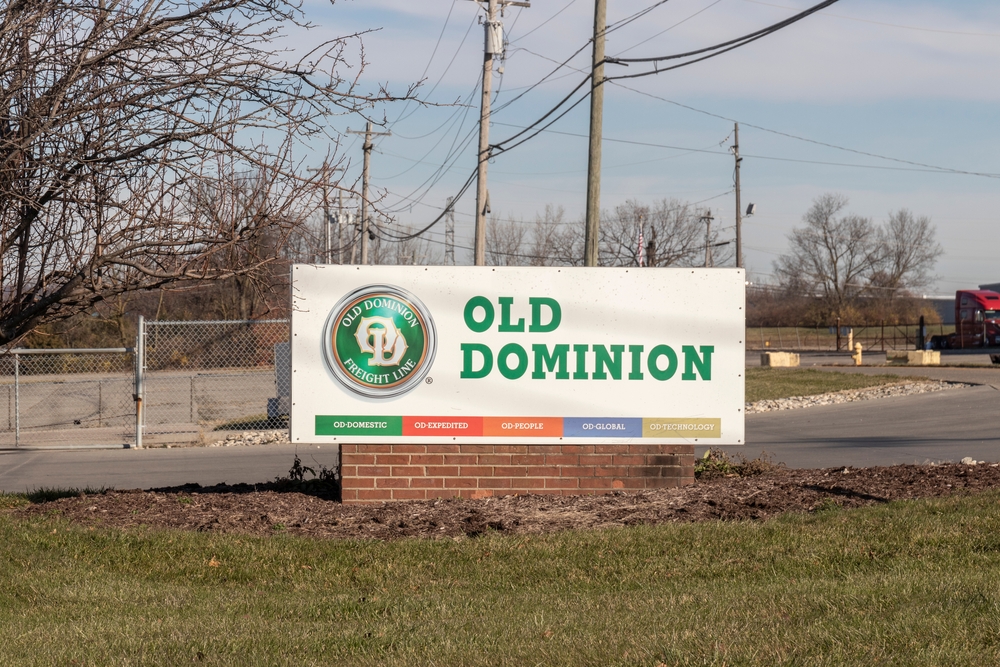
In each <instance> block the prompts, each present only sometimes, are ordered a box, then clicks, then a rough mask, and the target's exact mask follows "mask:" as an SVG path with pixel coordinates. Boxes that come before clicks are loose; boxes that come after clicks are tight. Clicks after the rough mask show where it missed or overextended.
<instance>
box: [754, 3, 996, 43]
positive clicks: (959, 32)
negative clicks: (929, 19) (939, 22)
mask: <svg viewBox="0 0 1000 667" xmlns="http://www.w3.org/2000/svg"><path fill="white" fill-rule="evenodd" d="M743 2H749V3H752V4H755V5H764V6H765V7H777V8H779V9H794V7H787V6H785V5H776V4H774V3H772V2H761V1H760V0H743ZM823 16H830V17H833V18H837V19H844V20H845V21H857V22H858V23H871V24H872V25H880V26H885V27H887V28H900V29H902V30H916V31H919V32H936V33H941V34H945V35H967V36H969V37H1000V33H995V32H967V31H963V30H941V29H937V28H923V27H920V26H914V25H900V24H898V23H885V22H884V21H872V20H871V19H860V18H858V17H856V16H844V15H843V14H831V13H829V12H823Z"/></svg>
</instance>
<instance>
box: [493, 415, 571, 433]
mask: <svg viewBox="0 0 1000 667" xmlns="http://www.w3.org/2000/svg"><path fill="white" fill-rule="evenodd" d="M562 434H563V419H562V417H483V435H484V436H487V437H496V436H501V437H508V438H530V437H543V438H561V437H562Z"/></svg>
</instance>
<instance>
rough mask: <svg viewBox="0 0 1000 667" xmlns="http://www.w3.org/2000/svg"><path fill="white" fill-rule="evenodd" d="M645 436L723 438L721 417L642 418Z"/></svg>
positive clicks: (643, 434)
mask: <svg viewBox="0 0 1000 667" xmlns="http://www.w3.org/2000/svg"><path fill="white" fill-rule="evenodd" d="M642 437H644V438H721V437H722V420H721V419H650V418H643V420H642Z"/></svg>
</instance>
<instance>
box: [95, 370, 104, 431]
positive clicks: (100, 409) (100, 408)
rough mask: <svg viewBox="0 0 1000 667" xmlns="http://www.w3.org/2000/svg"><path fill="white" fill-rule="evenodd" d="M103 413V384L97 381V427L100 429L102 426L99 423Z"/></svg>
mask: <svg viewBox="0 0 1000 667" xmlns="http://www.w3.org/2000/svg"><path fill="white" fill-rule="evenodd" d="M103 413H104V383H103V382H101V381H100V380H98V381H97V427H98V428H100V427H101V426H102V425H103V424H102V423H101V422H102V421H103V420H102V416H103Z"/></svg>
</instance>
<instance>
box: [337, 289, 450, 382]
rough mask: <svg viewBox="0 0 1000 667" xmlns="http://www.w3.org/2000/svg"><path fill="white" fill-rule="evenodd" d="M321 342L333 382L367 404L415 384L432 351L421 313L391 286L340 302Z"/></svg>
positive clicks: (431, 335) (425, 314)
mask: <svg viewBox="0 0 1000 667" xmlns="http://www.w3.org/2000/svg"><path fill="white" fill-rule="evenodd" d="M323 339H324V352H325V354H326V361H327V364H328V365H329V367H330V370H331V371H333V374H334V376H335V377H336V378H337V379H338V380H339V381H340V382H341V384H343V385H344V386H345V387H347V388H348V389H350V390H351V391H353V392H356V393H358V394H361V395H362V396H368V397H370V398H389V397H391V396H399V395H400V394H404V393H406V392H408V391H410V390H411V389H413V388H414V387H415V386H417V385H418V384H420V382H421V381H422V380H423V379H424V378H425V377H426V376H427V373H428V371H430V368H431V364H433V363H434V352H435V349H436V345H437V341H436V336H435V331H434V321H433V320H432V319H431V315H430V312H429V311H428V310H427V307H426V306H424V304H422V303H421V302H420V300H419V299H417V298H416V297H415V296H413V295H412V294H410V293H409V292H407V291H406V290H403V289H401V288H399V287H394V286H392V285H368V286H367V287H362V288H360V289H358V290H355V291H354V292H352V293H350V294H348V295H347V296H345V297H344V298H343V299H341V300H340V301H339V302H338V303H337V305H336V306H334V308H333V310H332V311H330V316H329V317H328V318H327V320H326V327H325V329H324V335H323Z"/></svg>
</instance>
